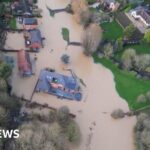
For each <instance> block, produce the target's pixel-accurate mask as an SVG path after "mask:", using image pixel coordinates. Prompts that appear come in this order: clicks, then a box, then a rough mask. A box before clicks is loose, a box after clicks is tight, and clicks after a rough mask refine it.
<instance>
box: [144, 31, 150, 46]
mask: <svg viewBox="0 0 150 150" xmlns="http://www.w3.org/2000/svg"><path fill="white" fill-rule="evenodd" d="M144 41H145V42H146V43H148V44H150V30H148V31H147V32H146V33H145V35H144Z"/></svg>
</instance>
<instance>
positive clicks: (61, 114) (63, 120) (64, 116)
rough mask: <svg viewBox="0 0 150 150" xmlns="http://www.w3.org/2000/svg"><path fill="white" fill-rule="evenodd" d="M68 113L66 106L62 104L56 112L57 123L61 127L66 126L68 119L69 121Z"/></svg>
mask: <svg viewBox="0 0 150 150" xmlns="http://www.w3.org/2000/svg"><path fill="white" fill-rule="evenodd" d="M69 113H70V111H69V108H68V107H67V106H63V107H61V108H59V110H58V112H57V119H58V122H59V124H60V125H61V126H62V127H66V126H67V125H68V124H69V121H70V115H69Z"/></svg>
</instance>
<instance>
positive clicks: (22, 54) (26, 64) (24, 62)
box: [17, 50, 32, 77]
mask: <svg viewBox="0 0 150 150" xmlns="http://www.w3.org/2000/svg"><path fill="white" fill-rule="evenodd" d="M17 58H18V70H19V73H20V75H21V76H25V77H27V76H31V75H32V64H31V60H30V55H29V53H28V52H27V51H25V50H20V51H18V53H17Z"/></svg>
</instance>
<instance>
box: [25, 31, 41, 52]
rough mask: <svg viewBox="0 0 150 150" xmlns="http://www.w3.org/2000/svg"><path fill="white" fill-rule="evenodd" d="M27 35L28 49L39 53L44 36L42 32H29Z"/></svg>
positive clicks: (26, 43)
mask: <svg viewBox="0 0 150 150" xmlns="http://www.w3.org/2000/svg"><path fill="white" fill-rule="evenodd" d="M26 33H27V34H26V35H25V45H26V47H27V48H30V49H32V50H34V51H39V49H40V48H42V46H43V45H42V40H43V39H42V36H41V32H40V30H38V29H35V30H29V31H27V32H26Z"/></svg>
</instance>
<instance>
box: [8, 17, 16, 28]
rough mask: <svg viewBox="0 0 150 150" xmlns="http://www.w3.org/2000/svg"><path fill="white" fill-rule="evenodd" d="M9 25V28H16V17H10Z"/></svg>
mask: <svg viewBox="0 0 150 150" xmlns="http://www.w3.org/2000/svg"><path fill="white" fill-rule="evenodd" d="M9 27H10V28H11V29H16V28H17V24H16V18H12V19H11V20H10V22H9Z"/></svg>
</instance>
